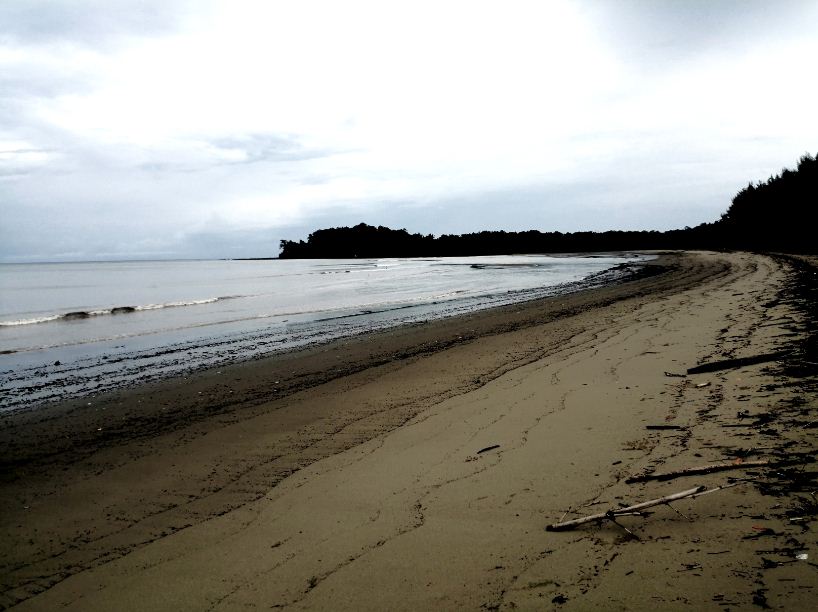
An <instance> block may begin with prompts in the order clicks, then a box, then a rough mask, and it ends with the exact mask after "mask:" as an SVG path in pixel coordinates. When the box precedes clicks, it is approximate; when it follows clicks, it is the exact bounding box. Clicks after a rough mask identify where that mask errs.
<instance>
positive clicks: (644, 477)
mask: <svg viewBox="0 0 818 612" xmlns="http://www.w3.org/2000/svg"><path fill="white" fill-rule="evenodd" d="M762 465H770V462H769V460H768V459H757V460H755V461H741V462H738V463H736V462H731V463H711V464H710V465H700V466H698V467H689V468H684V469H683V470H675V471H673V472H662V473H660V474H640V475H638V476H630V477H629V478H626V479H625V482H626V483H628V484H631V483H634V482H646V481H648V480H671V479H673V478H679V477H681V476H695V475H697V474H710V473H712V472H723V471H725V470H738V469H741V468H751V467H760V466H762Z"/></svg>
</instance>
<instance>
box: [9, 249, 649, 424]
mask: <svg viewBox="0 0 818 612" xmlns="http://www.w3.org/2000/svg"><path fill="white" fill-rule="evenodd" d="M641 259H644V258H643V257H640V256H638V255H617V256H613V255H612V256H593V257H579V256H543V255H529V256H497V257H462V258H423V259H420V258H418V259H412V258H409V259H365V260H357V259H355V260H257V261H134V262H93V263H44V264H0V409H9V408H14V407H20V406H25V405H29V404H34V403H39V402H43V401H47V400H54V399H62V398H65V397H71V396H77V395H84V394H89V393H95V392H99V391H104V390H108V389H111V388H115V387H119V386H124V385H128V384H133V383H135V382H138V381H143V380H154V379H157V378H161V377H164V376H169V375H175V374H179V373H181V372H185V371H190V370H193V369H197V368H202V367H209V366H214V365H220V364H222V363H226V362H234V361H239V360H243V359H248V358H254V357H258V356H261V355H265V354H269V353H271V352H275V351H282V350H290V349H293V348H297V347H301V346H305V345H309V344H313V343H318V342H326V341H328V340H331V339H334V338H338V337H343V336H349V335H353V334H359V333H362V332H365V331H370V330H376V329H383V328H385V327H390V326H394V325H400V324H404V323H416V322H418V321H424V320H428V319H432V318H440V317H445V316H453V315H456V314H461V313H464V312H469V311H473V310H477V309H482V308H488V307H492V306H499V305H503V304H509V303H513V302H519V301H525V300H530V299H536V298H539V297H545V296H548V295H555V294H558V293H562V292H568V291H573V290H576V289H578V288H581V287H583V286H586V285H587V284H588V282H590V280H591V279H597V281H598V282H600V283H601V282H606V281H607V280H610V279H607V277H606V276H605V271H606V270H611V269H616V270H623V268H622V266H623V265H625V264H628V263H633V262H638V261H640V260H641Z"/></svg>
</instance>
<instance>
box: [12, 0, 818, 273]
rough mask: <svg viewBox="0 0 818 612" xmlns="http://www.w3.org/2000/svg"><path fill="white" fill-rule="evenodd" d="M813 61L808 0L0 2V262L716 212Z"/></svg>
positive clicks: (816, 27)
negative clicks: (364, 228)
mask: <svg viewBox="0 0 818 612" xmlns="http://www.w3.org/2000/svg"><path fill="white" fill-rule="evenodd" d="M816 57H818V1H815V0H809V1H805V2H799V1H787V0H767V1H754V0H724V1H719V0H701V1H699V0H678V1H659V0H657V1H647V0H608V1H605V0H587V1H585V0H573V1H570V2H568V1H566V2H563V1H559V0H555V1H551V2H545V1H532V2H514V1H509V0H504V1H502V2H500V1H495V2H480V1H475V0H469V1H464V2H447V1H444V0H435V1H432V2H423V1H418V0H412V1H405V2H390V1H385V0H381V1H373V2H356V1H354V0H343V1H326V2H311V1H308V0H298V1H297V2H284V1H281V2H276V1H272V0H269V1H262V0H259V1H256V2H251V1H246V2H245V1H242V0H229V1H224V2H218V1H206V0H195V1H194V0H190V1H188V0H139V1H135V0H133V1H129V0H64V1H58V0H52V1H46V0H2V2H0V261H6V262H13V261H37V260H40V261H43V260H72V259H122V258H172V257H243V256H270V255H273V256H274V255H276V254H277V253H278V240H279V239H281V238H287V239H298V238H305V237H306V235H307V234H308V233H309V232H310V231H311V230H314V229H318V228H320V227H328V226H336V225H349V224H355V223H358V222H361V221H364V222H367V223H371V224H375V225H378V224H382V225H388V226H391V227H395V228H398V227H405V228H406V229H408V230H410V231H412V232H422V233H433V234H441V233H462V232H470V231H476V230H481V229H505V230H527V229H539V230H543V231H552V230H559V231H575V230H607V229H670V228H678V227H684V226H685V225H691V226H693V225H696V224H698V223H701V222H704V221H714V220H716V219H717V218H718V217H719V215H720V214H721V213H722V212H724V210H725V209H726V208H727V206H728V205H729V203H730V199H731V198H732V196H733V195H734V194H735V192H736V191H737V190H738V189H739V188H741V187H742V186H744V185H746V183H747V182H748V181H750V180H758V179H764V178H766V177H768V176H769V175H770V174H772V173H775V172H778V171H780V170H781V168H782V167H784V166H790V167H792V166H794V165H795V163H796V162H797V159H798V157H799V156H801V155H802V154H804V153H806V152H810V153H813V154H814V153H816V152H818V113H816V112H815V105H816V103H817V101H818V79H816V78H815V70H816V68H815V58H816Z"/></svg>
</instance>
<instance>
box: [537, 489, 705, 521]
mask: <svg viewBox="0 0 818 612" xmlns="http://www.w3.org/2000/svg"><path fill="white" fill-rule="evenodd" d="M704 489H705V487H704V486H700V487H694V488H692V489H688V490H686V491H682V492H680V493H674V494H672V495H665V496H664V497H660V498H658V499H652V500H650V501H646V502H642V503H641V504H634V505H633V506H627V507H625V508H616V509H613V510H608V511H607V512H600V513H599V514H592V515H591V516H585V517H582V518H578V519H573V520H571V521H565V522H563V523H554V524H553V525H548V526H547V527H546V528H545V530H546V531H567V530H569V529H573V528H574V527H579V526H580V525H584V524H585V523H592V522H594V521H604V520H613V519H615V518H616V517H617V516H622V515H626V514H633V513H634V512H638V511H640V510H644V509H645V508H651V507H653V506H659V505H661V504H667V503H668V502H672V501H676V500H677V499H684V498H685V497H693V496H694V495H696V494H700V493H702V492H704Z"/></svg>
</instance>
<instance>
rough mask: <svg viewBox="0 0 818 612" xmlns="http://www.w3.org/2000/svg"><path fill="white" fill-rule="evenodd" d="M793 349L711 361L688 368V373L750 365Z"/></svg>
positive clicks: (774, 357)
mask: <svg viewBox="0 0 818 612" xmlns="http://www.w3.org/2000/svg"><path fill="white" fill-rule="evenodd" d="M791 352H792V351H777V352H775V353H763V354H761V355H753V356H752V357H739V358H737V359H723V360H721V361H711V362H710V363H703V364H701V365H697V366H695V367H692V368H688V370H687V373H688V374H702V373H703V372H718V371H719V370H730V369H732V368H741V367H744V366H748V365H755V364H757V363H766V362H768V361H776V360H778V359H781V358H783V357H787V356H788V355H789V354H790V353H791Z"/></svg>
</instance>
